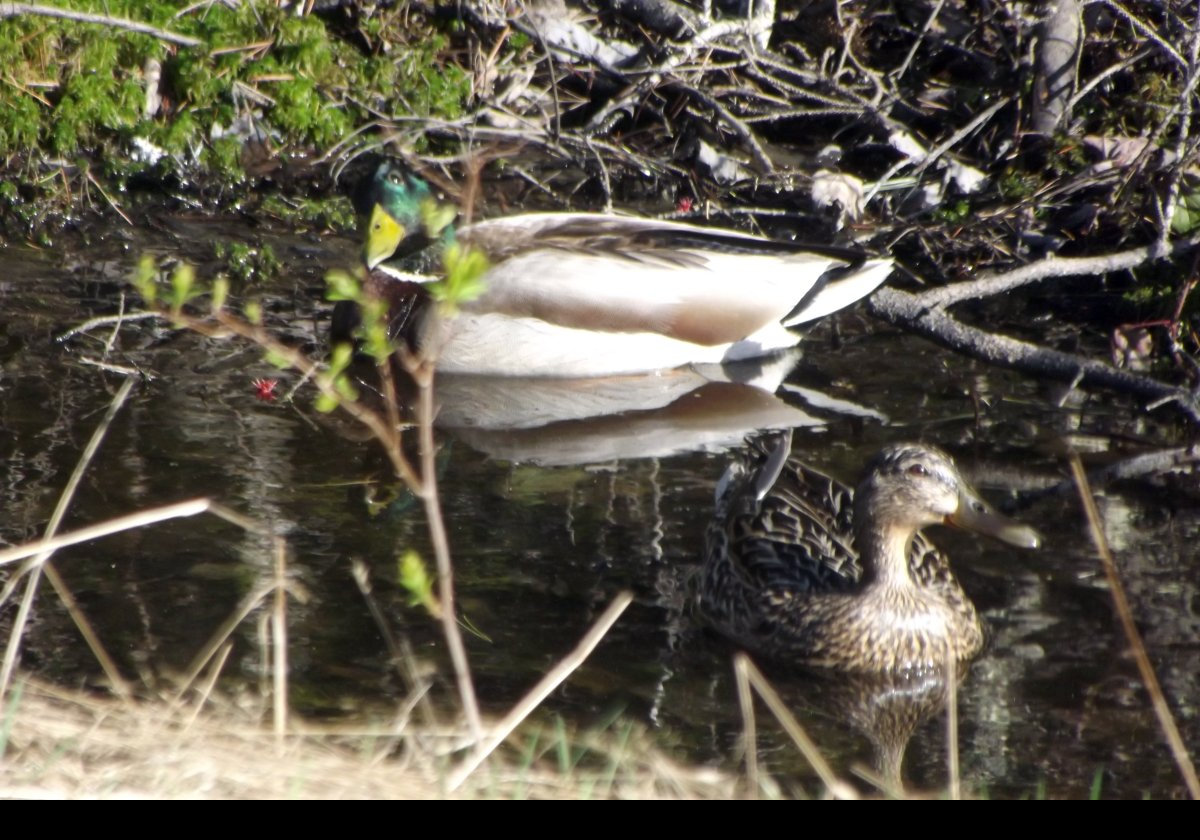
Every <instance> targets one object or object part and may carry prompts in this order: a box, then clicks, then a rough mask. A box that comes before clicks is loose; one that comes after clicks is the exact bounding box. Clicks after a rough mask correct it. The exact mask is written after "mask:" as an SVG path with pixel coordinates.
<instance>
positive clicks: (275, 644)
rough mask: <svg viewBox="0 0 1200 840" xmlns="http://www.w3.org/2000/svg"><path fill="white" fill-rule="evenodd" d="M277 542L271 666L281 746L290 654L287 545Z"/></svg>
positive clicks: (277, 731)
mask: <svg viewBox="0 0 1200 840" xmlns="http://www.w3.org/2000/svg"><path fill="white" fill-rule="evenodd" d="M272 540H273V541H274V543H275V608H274V609H273V610H272V611H271V644H272V648H273V650H274V657H273V661H272V664H271V668H272V674H271V676H272V677H273V684H274V689H275V690H274V691H273V692H272V699H273V700H274V703H273V710H274V722H275V738H276V741H277V742H279V743H282V741H283V736H284V734H285V733H286V732H287V709H288V681H287V676H288V655H287V543H285V542H284V540H283V537H273V538H272Z"/></svg>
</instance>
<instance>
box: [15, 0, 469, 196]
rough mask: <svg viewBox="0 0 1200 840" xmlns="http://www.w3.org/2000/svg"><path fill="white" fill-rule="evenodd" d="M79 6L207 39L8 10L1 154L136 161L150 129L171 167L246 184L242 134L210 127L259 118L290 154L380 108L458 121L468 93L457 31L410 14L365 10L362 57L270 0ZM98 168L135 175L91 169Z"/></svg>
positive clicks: (77, 5) (87, 1)
mask: <svg viewBox="0 0 1200 840" xmlns="http://www.w3.org/2000/svg"><path fill="white" fill-rule="evenodd" d="M71 7H72V8H73V9H77V10H79V11H88V12H98V13H102V14H105V15H109V16H112V17H124V18H130V19H133V20H138V21H142V22H145V23H148V24H151V25H154V26H158V27H161V28H163V29H167V30H171V31H173V32H177V33H179V34H182V35H188V36H192V37H195V38H198V39H200V40H201V41H202V42H203V45H202V46H201V47H196V48H191V47H177V46H171V45H167V44H165V43H164V42H162V41H160V40H158V39H155V38H152V37H150V36H148V35H141V34H137V33H133V32H128V31H125V30H120V29H116V28H112V27H105V26H100V25H93V24H83V23H75V22H71V21H63V20H56V19H52V18H44V17H36V16H16V17H13V18H9V19H8V20H6V21H5V24H4V26H3V27H0V62H2V63H3V66H4V68H5V74H4V75H5V81H2V82H0V113H3V114H4V119H3V120H0V158H3V157H10V156H12V155H13V154H14V153H29V152H31V151H33V152H37V151H41V152H42V153H44V154H47V155H54V156H57V157H68V158H75V157H80V156H84V157H90V158H91V159H92V160H93V161H97V160H104V161H110V160H112V159H114V158H127V157H128V155H129V153H130V141H131V140H132V139H133V138H135V137H145V138H147V139H148V140H150V141H151V142H153V143H154V144H156V145H158V146H160V147H162V148H163V149H165V150H166V151H167V152H168V153H169V154H171V155H173V156H175V158H176V159H175V161H174V163H173V166H176V167H192V166H194V165H195V163H196V161H197V160H199V162H200V165H201V166H202V167H203V168H206V169H207V171H208V174H212V175H215V176H217V177H218V178H219V179H220V180H221V181H222V182H225V183H237V182H239V181H241V180H242V179H243V178H244V174H243V170H242V167H241V162H240V159H241V154H240V149H239V141H238V140H237V139H235V138H234V137H232V136H220V135H221V132H214V131H213V128H214V126H219V127H220V128H221V129H223V130H227V129H228V128H229V127H230V126H233V125H235V124H236V123H237V122H238V121H239V119H243V118H250V119H252V120H253V122H254V124H255V125H256V126H258V127H261V128H262V129H263V130H264V131H266V133H267V134H268V135H269V136H270V137H271V142H272V145H273V147H274V148H275V150H276V151H277V152H278V153H279V154H281V155H287V154H290V153H294V152H299V151H306V150H324V149H327V148H328V147H329V146H331V145H333V144H334V143H336V142H337V141H339V140H341V139H343V138H344V137H345V136H346V135H347V134H348V133H350V131H352V130H353V129H354V128H355V127H356V126H358V125H362V124H364V123H367V122H369V121H371V120H373V119H374V115H373V114H372V112H371V109H379V110H384V111H396V112H402V113H406V114H407V113H417V114H431V115H435V116H442V117H454V116H457V115H459V114H460V113H461V112H462V109H463V105H464V103H465V102H466V99H467V97H468V96H469V95H470V80H469V78H468V76H467V74H466V73H465V72H464V71H462V70H461V69H459V68H457V67H454V66H452V65H450V64H448V63H447V62H446V61H445V60H444V59H443V54H444V53H445V52H446V50H447V46H448V40H447V38H446V37H445V36H444V35H442V34H441V33H439V32H437V31H436V30H435V29H434V28H433V27H432V26H431V25H429V24H426V23H423V22H422V21H421V18H420V16H418V15H413V14H411V13H410V12H407V11H406V12H405V13H403V14H401V13H400V10H390V11H387V12H376V13H372V14H371V15H368V16H366V17H365V18H364V20H362V21H361V23H362V33H363V35H364V37H365V38H366V39H367V41H368V43H370V44H372V49H370V50H369V51H368V52H367V53H366V54H364V52H363V51H362V50H361V49H360V48H359V47H358V46H357V44H358V43H360V42H359V41H357V40H356V41H355V42H353V43H352V42H350V41H347V40H343V39H342V38H341V37H339V35H338V34H337V33H336V32H334V31H332V30H331V29H330V28H329V27H328V26H327V25H326V22H325V21H324V20H323V19H322V18H320V17H318V16H316V15H307V16H297V15H296V14H295V11H294V7H289V8H287V9H281V8H278V7H277V6H276V5H275V4H270V3H265V2H254V3H252V2H246V3H240V4H237V6H236V7H235V8H229V7H228V6H226V5H224V4H221V3H211V4H200V5H198V6H196V7H194V8H190V9H189V10H188V11H187V12H186V13H185V14H182V15H180V4H178V3H174V2H167V1H166V0H76V2H73V3H72V4H71ZM177 15H178V16H177ZM149 59H156V60H157V61H159V62H160V63H161V66H162V74H161V79H160V83H159V92H160V94H161V95H162V97H163V107H162V109H161V110H160V111H159V112H158V113H157V114H155V115H153V116H152V117H148V118H147V117H144V116H143V108H144V103H145V93H146V92H145V79H144V72H143V68H144V67H145V66H146V62H147V61H148V60H149ZM360 103H362V104H360ZM214 134H215V135H217V137H218V138H219V139H214ZM101 169H103V170H106V171H110V172H114V173H119V172H123V171H124V172H128V171H132V170H131V169H130V168H123V167H120V166H107V165H106V166H104V167H93V171H97V170H101Z"/></svg>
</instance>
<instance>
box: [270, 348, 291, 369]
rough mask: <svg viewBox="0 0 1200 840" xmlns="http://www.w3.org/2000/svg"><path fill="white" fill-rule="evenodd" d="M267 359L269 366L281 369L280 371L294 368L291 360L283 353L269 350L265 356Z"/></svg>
mask: <svg viewBox="0 0 1200 840" xmlns="http://www.w3.org/2000/svg"><path fill="white" fill-rule="evenodd" d="M265 358H266V360H267V364H269V365H271V366H273V367H276V368H279V369H280V370H287V369H288V368H290V367H291V366H292V360H291V359H289V358H288V357H287V356H285V355H283V354H282V353H277V352H275V351H274V350H268V351H267V352H266V354H265Z"/></svg>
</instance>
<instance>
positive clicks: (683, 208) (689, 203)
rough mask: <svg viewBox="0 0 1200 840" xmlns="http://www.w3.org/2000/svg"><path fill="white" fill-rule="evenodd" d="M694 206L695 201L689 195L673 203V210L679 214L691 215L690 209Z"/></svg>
mask: <svg viewBox="0 0 1200 840" xmlns="http://www.w3.org/2000/svg"><path fill="white" fill-rule="evenodd" d="M695 206H696V199H694V198H692V197H691V196H690V195H685V196H682V197H681V198H680V199H679V201H677V202H675V210H676V212H679V213H691V212H692V208H693V207H695Z"/></svg>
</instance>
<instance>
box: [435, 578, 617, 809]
mask: <svg viewBox="0 0 1200 840" xmlns="http://www.w3.org/2000/svg"><path fill="white" fill-rule="evenodd" d="M631 603H633V595H631V594H630V593H628V592H622V593H621V594H619V595H618V596H617V597H616V598H615V599H614V600H613V602H612V603H611V604H609V605H608V608H607V609H605V610H604V612H603V613H601V614H600V617H599V618H597V619H596V622H595V624H593V625H592V627H591V629H590V630H588V631H587V633H586V634H584V637H583V638H582V639H580V640H579V644H577V645H576V646H575V648H574V650H572V651H571V652H570V653H568V654H567V655H566V656H565V657H563V659H562V661H560V662H559V663H558V664H557V665H555V666H554V667H553V668H551V669H550V670H549V671H548V672H547V673H546V675H545V676H543V677H542V678H541V679H540V680H539V681H538V683H537V685H535V686H534V687H533V688H532V689H530V690H529V693H528V694H526V695H525V696H524V697H523V698H521V701H520V702H519V703H517V705H515V706H514V707H513V708H512V711H510V712H509V713H508V714H507V715H505V717H504V719H503V720H501V721H500V722H499V723H497V724H496V726H495V727H494V728H493V729H492V731H491V734H489V735H488V737H487V739H486V740H485V741H484V742H483V743H482V745H481V747H480V749H478V750H476V751H475V752H473V753H472V754H471V756H470V757H469V758H467V759H466V760H465V761H464V762H463V763H462V765H460V766H459V768H458V769H457V770H455V771H454V772H453V773H452V774H451V775H450V782H449V787H448V789H449V790H451V791H454V790H458V788H459V786H460V785H462V783H463V782H465V781H466V780H467V777H468V776H470V775H471V774H472V773H473V772H475V770H476V768H478V767H479V765H480V764H482V763H483V760H484V759H485V758H487V757H488V756H489V755H490V754H491V753H492V752H493V751H494V750H495V749H496V747H498V746H500V744H502V743H503V742H504V739H505V738H507V737H508V736H509V735H511V734H512V731H513V730H514V729H516V728H517V726H518V725H520V723H521V721H523V720H525V718H527V717H528V716H529V714H530V712H532V711H533V710H534V709H536V708H537V707H538V706H539V705H540V704H541V702H542V701H543V700H545V699H546V698H547V697H549V696H550V692H552V691H554V689H556V688H558V686H559V685H560V684H561V683H562V682H563V680H565V679H566V678H567V677H569V676H570V675H571V674H572V673H573V672H574V671H575V669H577V668H578V667H579V666H580V665H582V664H583V662H584V660H585V659H587V658H588V656H590V655H591V652H592V651H593V650H594V649H595V647H596V645H598V644H600V640H601V639H603V638H604V636H605V634H607V633H608V631H609V630H610V629H611V628H612V626H613V625H614V624H616V622H617V619H618V618H620V617H621V613H623V612H625V609H626V608H627V607H628V606H629V605H630V604H631Z"/></svg>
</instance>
